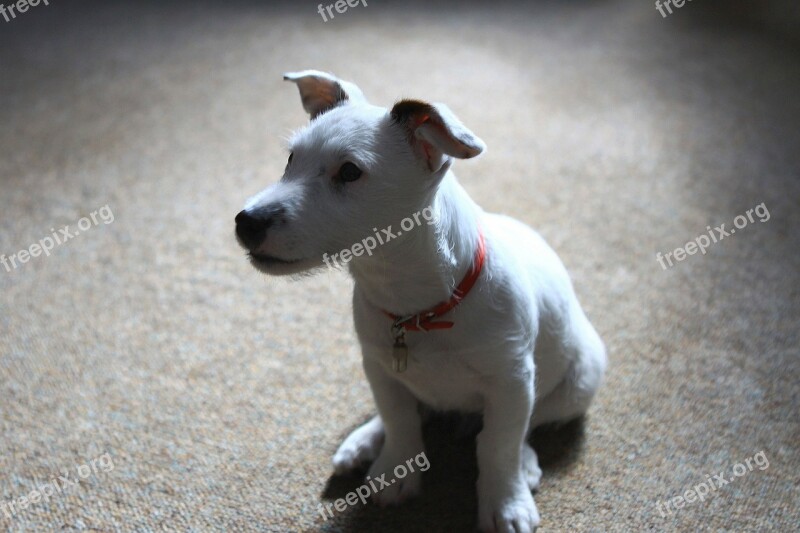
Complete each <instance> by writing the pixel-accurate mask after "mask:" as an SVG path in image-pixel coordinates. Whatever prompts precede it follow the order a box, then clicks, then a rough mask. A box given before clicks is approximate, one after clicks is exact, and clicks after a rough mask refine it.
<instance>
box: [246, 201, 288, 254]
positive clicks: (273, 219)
mask: <svg viewBox="0 0 800 533" xmlns="http://www.w3.org/2000/svg"><path fill="white" fill-rule="evenodd" d="M285 214H286V210H285V209H284V208H283V207H265V208H259V209H254V210H247V209H245V210H244V211H240V212H239V214H238V215H236V237H238V239H239V243H240V244H241V245H242V246H243V247H245V248H247V250H249V251H250V252H254V251H256V250H257V249H258V247H259V246H261V243H263V242H264V239H266V238H267V231H268V230H269V228H270V227H272V226H274V225H275V224H276V223H279V222H281V221H283V220H284V215H285Z"/></svg>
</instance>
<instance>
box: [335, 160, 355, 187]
mask: <svg viewBox="0 0 800 533" xmlns="http://www.w3.org/2000/svg"><path fill="white" fill-rule="evenodd" d="M336 177H337V179H338V180H339V181H343V182H345V183H348V182H351V181H356V180H357V179H358V178H360V177H361V169H360V168H358V167H357V166H355V165H354V164H353V163H350V162H349V161H348V162H347V163H345V164H344V165H342V168H340V169H339V174H338V175H337V176H336Z"/></svg>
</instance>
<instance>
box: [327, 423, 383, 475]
mask: <svg viewBox="0 0 800 533" xmlns="http://www.w3.org/2000/svg"><path fill="white" fill-rule="evenodd" d="M383 438H384V431H383V421H382V420H381V417H380V416H379V415H375V416H374V417H373V418H372V419H371V420H370V421H369V422H367V423H366V424H364V425H363V426H361V427H359V428H357V429H356V430H354V431H353V432H352V433H350V435H349V436H348V437H347V438H346V439H345V440H344V442H343V443H342V445H341V446H339V449H338V450H337V451H336V453H335V454H334V455H333V467H334V469H335V471H336V473H337V474H346V473H348V472H352V471H354V470H359V469H362V468H366V467H367V466H368V465H369V464H370V463H372V462H373V461H374V460H375V459H376V458H377V457H378V454H379V453H380V451H381V447H382V446H383Z"/></svg>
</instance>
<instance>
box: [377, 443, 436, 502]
mask: <svg viewBox="0 0 800 533" xmlns="http://www.w3.org/2000/svg"><path fill="white" fill-rule="evenodd" d="M410 457H413V455H411V456H410ZM406 459H408V457H407V456H402V454H391V453H383V452H381V454H380V455H379V456H378V458H377V459H376V460H375V462H374V463H372V466H371V467H370V469H369V476H368V477H369V479H368V480H367V482H368V483H372V484H373V486H375V487H376V488H377V489H378V490H377V491H376V492H375V493H373V494H372V501H373V502H375V503H376V504H378V505H380V506H381V507H386V506H388V505H400V504H401V503H403V502H404V501H406V500H408V499H410V498H413V497H414V496H417V495H418V494H419V493H420V492H421V490H422V472H421V471H420V470H419V469H417V468H414V467H415V466H416V465H415V464H414V463H413V462H411V465H410V466H409V465H408V464H407V463H406ZM398 466H402V467H403V468H402V469H400V468H398ZM412 469H413V472H412ZM404 473H405V475H403V474H404ZM398 474H400V475H402V476H403V477H399V476H398Z"/></svg>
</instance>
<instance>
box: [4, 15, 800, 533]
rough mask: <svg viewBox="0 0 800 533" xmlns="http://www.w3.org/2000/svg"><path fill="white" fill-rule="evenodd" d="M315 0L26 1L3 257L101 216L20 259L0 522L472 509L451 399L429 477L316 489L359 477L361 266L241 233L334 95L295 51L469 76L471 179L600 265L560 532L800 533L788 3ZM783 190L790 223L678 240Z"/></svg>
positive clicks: (587, 292)
mask: <svg viewBox="0 0 800 533" xmlns="http://www.w3.org/2000/svg"><path fill="white" fill-rule="evenodd" d="M316 4H317V2H292V3H288V4H285V5H280V6H278V5H275V4H272V3H268V2H250V3H247V2H239V1H233V2H225V3H223V2H219V3H216V4H211V3H206V2H192V3H178V2H127V3H123V2H99V1H97V2H73V1H70V2H59V1H56V0H51V1H50V5H49V6H45V5H44V4H40V5H39V6H37V7H32V8H30V9H29V10H28V11H27V12H25V13H19V15H18V16H17V18H16V19H12V20H11V21H10V22H8V23H7V22H5V21H4V20H2V19H0V96H1V97H0V184H2V194H1V195H0V227H1V228H2V229H1V230H0V254H5V255H6V256H10V255H11V254H16V253H17V252H18V251H19V250H21V249H28V250H29V252H30V251H33V252H34V253H35V252H36V249H35V248H34V250H30V245H31V244H34V243H38V242H39V241H40V240H42V239H44V238H45V237H48V236H50V235H51V228H53V229H54V231H55V232H56V233H57V234H59V229H60V228H63V227H64V226H65V225H68V226H69V227H70V228H71V229H70V228H68V230H69V231H70V232H72V231H73V230H75V229H76V228H77V227H78V224H79V221H81V219H82V217H89V218H88V219H87V221H85V222H82V224H83V226H84V229H85V230H80V232H79V234H78V235H76V236H74V237H73V238H70V239H69V240H68V241H66V242H63V244H61V245H57V246H54V247H53V249H52V250H48V253H49V254H50V255H49V256H44V255H40V256H38V257H32V258H28V259H29V260H28V261H27V262H26V263H24V264H22V263H18V268H9V269H8V270H9V271H7V269H6V268H5V267H3V266H0V294H2V296H0V530H6V529H8V530H10V531H49V530H58V531H77V530H92V531H162V530H178V531H280V532H283V531H316V530H321V531H369V532H371V531H397V532H400V531H402V532H406V531H425V532H427V531H433V532H436V531H442V532H444V531H447V532H453V531H471V530H472V528H473V527H474V525H475V523H476V520H477V509H476V495H475V489H474V481H475V478H476V475H477V472H476V467H475V464H474V462H475V457H474V439H470V438H466V439H461V440H458V439H456V437H455V435H454V431H453V427H452V424H451V423H450V422H449V421H447V420H441V421H437V422H436V423H434V424H433V425H432V426H431V427H430V428H429V430H428V431H427V433H426V439H427V441H428V458H429V461H430V464H431V468H430V470H429V471H428V472H427V473H426V474H425V478H424V496H423V497H422V498H420V499H418V500H415V501H413V502H410V503H409V504H408V505H406V506H405V507H402V508H398V509H384V510H381V509H378V508H376V507H375V506H372V505H361V504H360V503H359V504H358V505H355V506H352V507H349V508H348V509H347V510H346V511H345V512H343V513H337V516H336V517H335V519H329V520H327V521H324V520H323V518H322V517H321V515H320V514H319V512H318V506H319V504H320V503H331V502H333V501H335V499H336V498H339V497H343V496H345V495H346V494H347V492H348V491H351V490H353V489H355V488H356V487H357V486H358V485H359V484H360V481H359V479H358V478H336V477H332V471H331V466H330V457H331V455H332V453H333V452H334V451H335V449H336V447H337V446H338V444H339V442H340V440H341V439H342V438H343V436H345V435H346V434H347V432H348V431H350V430H351V429H352V428H354V427H356V426H357V425H358V424H359V423H361V422H362V421H364V420H365V419H366V418H367V417H369V416H370V415H371V413H373V409H374V408H373V403H372V399H371V397H370V393H369V390H368V387H367V385H366V382H365V379H364V377H363V374H362V370H361V368H360V356H359V350H358V346H357V343H356V340H355V336H354V333H353V328H352V319H351V316H350V282H349V280H348V279H347V278H346V277H345V276H344V275H343V274H341V273H326V274H323V275H320V276H317V277H313V278H306V279H303V280H302V281H298V282H289V281H284V280H274V279H267V278H265V277H263V276H262V275H260V274H258V273H257V272H256V271H255V270H253V269H252V268H251V267H250V266H249V265H248V264H247V262H246V261H245V258H244V255H243V253H242V251H241V250H240V249H239V248H238V246H237V245H236V243H235V242H234V239H233V217H234V215H235V214H236V212H237V211H238V210H239V209H240V207H241V206H242V203H243V201H244V200H245V198H246V197H247V196H248V195H249V194H251V193H254V192H256V191H258V190H259V189H260V188H262V187H264V186H266V185H267V184H269V183H271V182H273V181H274V180H276V179H277V178H278V177H279V176H280V174H281V172H282V169H283V166H284V162H285V159H286V152H285V149H284V146H283V145H284V143H283V140H282V138H283V137H285V136H286V135H287V134H288V133H289V132H290V131H291V130H292V129H293V128H297V127H299V126H300V125H302V124H303V123H304V121H305V119H306V117H305V115H304V113H303V111H302V109H301V107H300V102H299V98H298V95H297V93H296V90H295V88H294V87H293V86H291V85H290V84H287V83H284V82H282V81H281V74H282V73H283V72H284V71H287V70H296V69H301V68H318V69H324V70H329V71H333V72H335V73H337V74H339V75H340V76H342V77H344V78H346V79H352V80H354V81H356V82H357V83H358V84H360V86H361V87H362V89H363V90H364V91H365V93H366V94H367V95H368V97H369V98H371V99H372V100H373V101H374V102H377V103H381V104H384V105H390V104H391V103H392V102H393V101H394V100H395V99H397V98H399V97H401V96H413V97H419V98H426V99H431V100H438V101H445V102H447V103H448V104H449V105H450V107H451V108H452V109H453V110H455V112H456V113H457V114H458V115H459V117H460V118H461V119H462V120H463V121H464V123H465V124H467V125H468V126H469V127H470V128H471V129H472V130H473V131H475V132H476V133H477V134H478V135H480V136H481V137H482V138H483V139H484V140H485V141H486V143H487V144H488V146H489V151H488V152H487V154H486V155H485V156H484V157H482V158H480V159H479V160H476V161H470V162H466V163H460V164H459V165H457V167H456V172H457V174H458V175H459V177H460V179H461V181H462V183H463V184H464V186H465V187H466V189H467V190H468V191H469V192H470V193H471V194H472V195H473V196H474V197H475V198H476V199H477V200H478V201H479V202H480V203H481V204H482V205H483V206H484V207H485V208H486V209H487V210H491V211H499V212H504V213H507V214H510V215H512V216H515V217H517V218H519V219H521V220H524V221H526V222H527V223H529V224H531V225H532V226H534V227H536V228H537V229H538V230H539V231H540V232H541V233H542V234H543V235H544V236H545V238H547V239H548V240H549V242H550V243H551V244H552V245H553V246H554V247H555V249H556V250H557V251H558V252H559V254H560V255H561V257H562V258H563V260H564V262H565V263H566V265H567V267H568V268H569V270H570V272H571V273H572V276H573V280H574V283H575V285H576V289H577V292H578V294H579V296H580V298H581V300H582V302H583V304H584V307H585V308H586V310H587V312H588V314H589V316H590V318H591V319H592V321H593V322H594V324H595V325H596V327H597V329H598V330H599V332H600V333H601V335H602V337H603V338H604V339H605V341H606V343H607V345H608V348H609V352H610V367H609V372H608V377H607V382H606V385H605V387H604V388H603V389H602V392H601V393H600V394H599V396H598V398H597V401H596V403H595V405H594V406H593V408H592V409H591V411H590V414H589V416H588V417H587V418H586V419H585V420H584V421H583V422H582V423H576V424H571V425H569V426H567V427H564V428H561V429H558V430H551V431H547V432H540V433H538V434H537V435H536V436H535V439H534V444H535V446H536V448H537V449H538V450H539V453H540V456H541V458H542V462H543V466H544V471H545V477H544V481H543V483H542V487H541V489H540V491H539V493H538V494H537V496H536V501H537V503H538V506H539V510H540V512H541V515H542V528H541V531H639V530H654V531H697V530H707V531H720V530H726V531H767V530H772V531H782V532H786V531H792V530H796V529H797V527H798V524H800V511H799V510H798V502H799V500H800V496H799V494H800V423H799V422H798V421H799V420H800V416H799V415H798V408H799V407H800V348H798V346H800V339H799V338H798V330H799V329H800V254H798V250H800V180H798V177H799V176H798V174H799V173H800V152H799V151H798V149H799V148H800V132H799V131H798V125H800V100H799V99H798V95H800V54H798V51H800V47H799V46H798V42H799V41H798V35H799V34H800V32H798V24H797V20H798V18H797V16H796V13H797V8H795V7H794V4H793V3H790V2H777V3H771V2H767V1H763V2H759V3H758V4H759V5H760V7H753V6H754V5H755V4H756V3H755V2H750V3H748V4H749V5H751V7H749V8H746V7H743V4H744V3H743V2H733V3H732V2H720V1H714V0H695V1H694V2H688V3H686V5H684V6H683V7H682V8H680V9H675V10H674V13H673V14H672V15H670V16H669V17H667V18H662V16H661V15H659V13H658V11H656V9H655V8H654V6H653V5H652V3H651V2H634V1H632V0H630V1H611V0H608V1H604V0H597V1H589V0H577V1H573V2H562V1H555V0H550V1H542V2H537V1H531V2H526V3H520V4H498V3H495V2H451V3H449V5H448V4H447V3H444V2H441V3H440V2H436V3H434V2H428V3H418V4H407V3H403V2H395V1H392V2H388V1H378V0H371V1H369V2H368V6H366V7H365V6H363V5H359V6H357V7H353V8H350V9H349V10H348V11H347V12H346V13H345V14H340V15H339V14H337V15H336V18H335V19H334V20H330V21H328V22H324V21H323V20H322V18H321V16H320V15H319V14H318V13H317V11H316V10H317V7H316ZM762 203H763V204H764V208H765V209H767V210H768V211H769V214H770V216H769V220H767V221H766V222H760V221H759V218H758V217H756V218H755V219H754V222H753V223H749V221H748V224H747V225H746V226H744V227H742V229H740V230H738V231H737V232H736V233H735V234H733V235H730V236H729V237H725V238H724V240H722V241H720V242H718V243H715V244H712V245H711V246H709V248H708V250H707V253H706V254H705V255H701V254H699V253H697V254H695V255H692V256H688V257H686V258H685V259H684V260H683V261H682V262H679V263H677V264H676V265H675V266H674V267H672V268H668V269H666V270H664V269H662V267H661V266H660V265H659V263H658V261H657V259H656V253H657V252H661V253H662V254H664V253H666V252H671V251H673V250H674V249H675V248H677V247H679V246H683V245H685V244H686V242H688V241H690V240H693V239H695V238H696V237H698V236H700V235H703V234H706V232H707V230H706V226H719V225H720V224H722V223H725V224H726V228H727V229H728V230H730V228H732V227H733V226H732V224H733V221H734V219H735V217H737V216H738V215H745V214H746V212H747V210H749V209H753V208H755V207H756V206H757V205H760V204H762ZM104 206H108V209H107V210H105V211H101V208H103V207H104ZM93 212H96V214H95V220H96V222H97V223H95V222H94V221H92V220H91V214H92V213H93ZM103 213H105V215H106V218H105V219H104V218H102V215H103ZM110 214H113V222H110V223H108V224H106V223H105V222H104V220H108V221H110V219H111V216H110ZM738 220H739V221H741V219H738ZM44 245H48V243H47V241H44ZM23 258H24V254H23ZM16 260H17V261H19V260H20V258H19V257H16ZM760 452H763V454H762V455H760V456H759V457H764V458H766V460H768V462H769V466H768V467H765V468H764V469H763V470H762V469H761V468H760V467H759V466H757V464H756V463H755V461H756V460H759V461H760V460H761V459H758V458H757V459H752V458H753V457H754V456H756V455H757V454H759V453H760ZM748 459H749V460H750V465H751V467H753V468H752V470H746V471H745V472H742V470H741V469H740V468H737V467H736V465H737V464H739V463H742V464H743V465H745V462H746V461H747V460H748ZM92 462H94V467H92ZM758 464H764V463H763V462H761V463H758ZM742 468H745V469H746V465H745V466H743V467H742ZM734 471H738V472H740V473H742V474H743V475H741V476H740V477H734V474H733V472H734ZM64 472H66V476H65V477H67V479H68V480H69V483H66V482H63V481H61V482H60V483H61V484H63V485H65V486H63V487H62V488H63V490H62V491H61V492H58V491H55V490H54V488H53V487H51V488H50V489H47V488H44V487H43V485H44V484H46V483H48V482H49V480H51V479H53V478H56V482H59V480H58V477H59V476H64ZM720 472H722V473H723V477H724V478H726V479H732V481H730V483H728V484H727V485H725V486H722V487H720V488H719V489H718V490H713V491H711V492H710V493H709V495H708V496H707V497H705V498H704V501H703V502H700V501H694V502H690V503H685V505H683V506H682V507H681V508H680V509H674V508H671V509H670V510H668V511H667V512H666V513H663V514H665V515H666V516H662V512H660V511H659V507H658V504H659V503H661V504H663V503H664V502H666V501H668V500H670V499H672V498H675V497H677V496H679V495H681V494H684V493H685V491H687V490H688V489H691V488H692V487H694V486H695V485H698V484H700V483H704V482H706V481H707V476H711V477H712V478H713V474H718V473H720ZM76 481H77V482H78V483H77V484H75V482H76ZM40 486H42V487H43V490H50V491H51V492H54V494H53V495H52V496H49V497H48V498H46V499H39V498H36V496H35V495H32V494H31V491H33V490H36V489H37V487H40ZM59 486H60V487H61V485H59ZM28 496H33V499H36V500H39V501H36V502H31V501H30V500H28V501H25V502H24V503H25V504H27V505H23V502H21V499H22V498H23V497H25V498H27V497H28ZM40 498H41V495H40ZM9 504H10V505H12V506H14V507H13V510H12V509H11V508H9ZM23 507H24V508H23Z"/></svg>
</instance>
